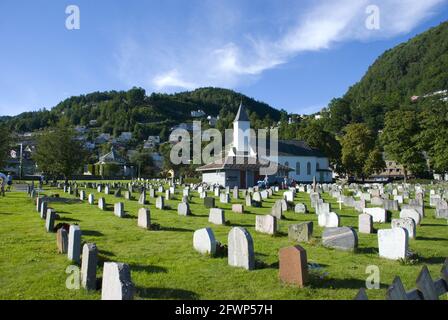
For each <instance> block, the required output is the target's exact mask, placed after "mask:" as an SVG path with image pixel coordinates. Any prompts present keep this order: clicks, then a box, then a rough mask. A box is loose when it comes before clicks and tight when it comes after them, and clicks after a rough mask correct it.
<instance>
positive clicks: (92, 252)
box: [81, 243, 98, 290]
mask: <svg viewBox="0 0 448 320" xmlns="http://www.w3.org/2000/svg"><path fill="white" fill-rule="evenodd" d="M81 261H82V262H81V285H82V287H83V288H84V289H87V290H96V267H97V264H98V249H97V247H96V244H94V243H86V244H85V245H84V247H83V249H82V260H81Z"/></svg>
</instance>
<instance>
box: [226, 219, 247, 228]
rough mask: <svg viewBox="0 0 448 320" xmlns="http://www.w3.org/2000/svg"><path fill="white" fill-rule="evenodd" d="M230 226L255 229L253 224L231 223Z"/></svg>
mask: <svg viewBox="0 0 448 320" xmlns="http://www.w3.org/2000/svg"><path fill="white" fill-rule="evenodd" d="M229 226H232V227H241V228H250V227H253V225H252V224H241V223H231V222H230V221H229Z"/></svg>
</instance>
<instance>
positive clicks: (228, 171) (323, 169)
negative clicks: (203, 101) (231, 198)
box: [197, 104, 332, 188]
mask: <svg viewBox="0 0 448 320" xmlns="http://www.w3.org/2000/svg"><path fill="white" fill-rule="evenodd" d="M257 142H258V145H259V148H258V151H262V153H261V154H264V155H267V156H263V157H262V156H260V155H259V152H256V150H254V149H253V145H254V143H252V141H251V136H250V121H249V117H248V115H247V112H246V110H245V107H244V106H243V104H240V107H239V109H238V113H237V115H236V118H235V120H234V122H233V142H232V144H231V145H230V146H229V147H227V148H226V149H227V150H230V151H229V152H228V153H227V154H224V155H223V158H222V159H219V160H217V161H215V162H212V163H210V164H206V165H204V166H202V167H199V168H198V169H197V171H199V172H201V173H202V181H203V182H204V183H207V184H212V185H220V186H223V187H235V186H238V187H240V188H248V187H251V186H254V185H255V184H256V183H257V181H260V180H264V179H265V176H262V174H261V172H263V170H262V169H264V168H267V167H273V166H274V167H277V171H276V173H274V174H271V175H269V176H268V177H267V178H268V181H269V183H271V184H272V183H276V182H277V183H280V182H282V181H283V180H284V179H285V178H287V179H288V181H289V182H291V181H292V180H295V181H298V182H312V181H313V179H314V178H316V180H317V181H318V182H331V181H332V171H331V170H330V169H329V160H328V158H327V157H326V156H325V155H324V154H322V153H321V152H320V151H319V150H317V149H314V148H311V147H309V146H308V145H307V144H306V143H304V142H302V141H294V140H291V141H286V140H282V141H278V157H276V156H275V155H273V154H272V155H271V154H270V150H269V147H266V149H267V150H263V149H262V148H261V147H260V146H263V145H264V146H267V145H268V143H263V141H257ZM269 145H270V144H269Z"/></svg>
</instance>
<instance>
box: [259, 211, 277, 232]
mask: <svg viewBox="0 0 448 320" xmlns="http://www.w3.org/2000/svg"><path fill="white" fill-rule="evenodd" d="M255 231H258V232H261V233H266V234H270V235H274V234H275V233H276V232H277V218H276V217H275V216H272V215H265V216H256V219H255Z"/></svg>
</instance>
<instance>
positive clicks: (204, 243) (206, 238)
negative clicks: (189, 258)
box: [193, 228, 216, 256]
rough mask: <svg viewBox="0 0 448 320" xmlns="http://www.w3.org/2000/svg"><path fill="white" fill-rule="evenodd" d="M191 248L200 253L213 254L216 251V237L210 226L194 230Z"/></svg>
mask: <svg viewBox="0 0 448 320" xmlns="http://www.w3.org/2000/svg"><path fill="white" fill-rule="evenodd" d="M193 248H194V249H195V250H196V251H197V252H199V253H201V254H209V255H211V256H213V255H214V254H215V253H216V239H215V235H214V234H213V230H212V229H210V228H204V229H199V230H196V231H195V232H194V234H193Z"/></svg>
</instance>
